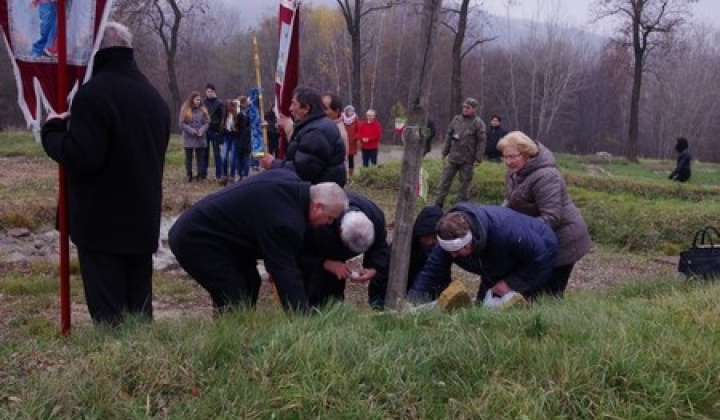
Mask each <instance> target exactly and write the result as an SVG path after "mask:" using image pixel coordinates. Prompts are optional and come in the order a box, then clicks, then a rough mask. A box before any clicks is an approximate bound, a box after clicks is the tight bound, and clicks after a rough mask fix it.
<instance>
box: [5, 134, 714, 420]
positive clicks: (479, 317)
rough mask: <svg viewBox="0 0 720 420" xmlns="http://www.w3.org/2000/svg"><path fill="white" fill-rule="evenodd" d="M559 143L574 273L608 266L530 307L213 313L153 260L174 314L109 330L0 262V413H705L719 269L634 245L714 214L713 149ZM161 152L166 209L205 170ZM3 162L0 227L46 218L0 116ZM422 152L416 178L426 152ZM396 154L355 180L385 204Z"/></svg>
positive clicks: (491, 179) (49, 168) (23, 148)
mask: <svg viewBox="0 0 720 420" xmlns="http://www.w3.org/2000/svg"><path fill="white" fill-rule="evenodd" d="M386 152H387V150H386ZM559 161H560V167H561V170H562V171H563V173H564V174H565V176H566V178H567V179H568V184H569V186H570V191H571V194H572V196H573V198H574V199H575V201H576V203H577V204H578V206H579V207H580V209H581V211H582V212H583V214H584V216H585V218H586V220H587V222H588V225H589V226H590V230H591V233H592V235H593V239H594V240H595V242H596V244H597V246H598V251H596V253H595V254H594V255H592V256H588V257H587V260H588V262H585V263H584V264H581V266H580V267H579V268H578V271H580V272H581V273H580V274H582V276H583V278H584V279H585V281H588V282H591V281H595V282H596V283H599V282H601V280H599V279H605V278H607V277H610V278H613V277H617V276H623V281H622V282H618V283H615V282H613V283H612V287H602V288H598V287H587V288H573V289H572V290H571V291H570V293H568V295H567V297H566V299H564V300H562V301H555V300H547V301H541V302H539V303H538V304H536V305H533V306H532V307H528V308H511V309H509V310H505V311H489V310H483V309H482V308H475V307H473V308H467V309H463V310H459V311H457V312H454V313H441V312H426V313H419V314H409V313H397V312H386V313H374V312H371V311H368V310H367V309H366V308H365V307H362V306H360V305H355V304H354V302H352V301H351V302H349V303H346V304H343V305H338V306H335V307H331V308H328V309H327V310H325V311H323V312H322V313H319V314H317V315H314V316H311V317H296V316H289V315H286V314H284V313H283V312H282V311H281V310H280V309H279V308H278V307H277V306H275V305H273V304H272V302H271V300H270V299H269V298H267V297H266V299H265V300H262V301H261V302H260V304H259V305H258V308H257V309H256V310H239V311H237V312H234V313H232V314H229V315H227V316H223V317H220V318H215V319H213V318H211V317H210V316H209V303H208V299H207V296H206V294H205V293H204V291H202V290H201V289H200V288H199V287H198V286H197V285H196V284H194V282H192V281H191V280H190V279H188V278H187V277H184V276H180V275H177V274H174V273H172V272H168V273H157V275H156V281H155V298H156V308H157V307H163V308H164V307H172V308H174V309H175V312H172V316H165V317H163V318H161V319H158V320H157V321H156V322H154V323H152V324H143V323H140V322H128V323H127V324H126V325H124V326H122V327H121V328H119V329H116V330H107V329H103V328H95V327H92V326H91V325H89V324H87V323H84V324H83V323H81V324H79V325H77V326H76V327H75V329H74V330H73V333H72V335H70V336H69V337H59V336H58V328H57V323H56V316H57V315H56V314H57V306H58V304H57V288H58V287H57V271H56V270H57V267H56V266H55V264H53V263H51V262H28V261H25V262H21V263H14V264H6V263H1V262H0V320H1V321H0V361H2V363H0V418H1V419H21V420H23V419H123V420H124V419H147V418H152V419H179V420H185V419H188V420H189V419H206V418H209V419H238V418H242V419H518V420H530V419H658V420H665V419H718V418H720V352H718V351H717V349H718V348H719V347H720V305H718V303H717V296H718V293H720V285H719V284H718V283H714V282H704V281H687V280H683V279H678V278H677V277H675V276H674V275H673V274H672V273H671V272H668V271H667V270H665V271H653V270H652V269H651V267H650V265H651V263H650V262H649V261H650V258H653V257H655V256H662V255H676V253H677V251H679V250H680V249H682V248H683V247H685V246H687V245H688V241H689V240H690V238H691V236H692V233H693V232H694V231H695V230H696V229H698V228H700V227H702V226H704V225H707V224H715V225H718V224H719V223H718V221H719V220H720V218H719V217H718V208H720V207H718V199H719V197H720V189H719V187H718V185H720V182H719V181H720V173H718V171H717V170H718V168H720V166H718V165H713V164H695V165H694V166H693V173H694V175H693V179H692V180H691V182H690V183H689V184H686V185H678V184H676V183H672V182H670V181H668V180H667V179H666V178H667V171H668V170H669V169H671V167H672V165H673V162H661V161H652V160H641V163H640V164H638V165H631V164H628V163H626V162H625V161H624V160H623V159H613V160H612V161H604V160H599V159H597V158H596V157H583V156H560V157H559ZM167 163H168V168H167V170H166V179H165V185H164V190H165V198H164V200H165V205H164V208H165V212H166V213H167V214H168V215H171V214H177V213H178V212H180V211H182V209H184V208H185V207H187V206H188V205H190V204H191V203H192V202H194V201H196V200H197V199H199V198H200V197H202V196H204V195H206V194H208V193H209V192H212V191H214V190H216V189H217V188H218V187H217V186H216V185H213V184H212V183H206V184H186V183H184V182H183V181H182V178H183V176H182V175H183V174H182V169H181V165H182V150H181V148H180V147H179V145H178V141H177V139H174V140H173V145H172V148H171V150H170V152H169V154H168V158H167ZM0 164H2V165H3V171H2V172H0V228H1V229H0V230H2V231H6V230H7V229H11V228H14V227H18V226H20V227H26V228H28V229H30V230H31V231H43V230H45V229H50V228H51V227H52V223H53V221H54V215H55V213H54V206H55V199H56V190H55V189H56V178H57V167H56V166H55V165H53V164H52V163H51V162H48V159H47V158H44V157H43V153H42V149H41V148H40V146H39V145H37V144H36V143H33V142H32V140H31V139H30V137H29V136H28V135H27V134H11V133H0ZM424 166H425V168H426V170H427V171H428V172H429V174H430V177H429V178H430V187H431V188H430V190H431V191H432V190H433V188H434V186H435V183H436V180H437V178H438V174H439V170H440V162H439V161H438V160H437V159H432V158H430V159H428V160H427V161H426V162H425V165H424ZM399 172H400V163H399V162H397V161H386V162H384V163H382V164H381V165H380V166H379V167H377V168H372V169H368V170H361V171H359V174H358V177H357V179H356V181H355V183H354V184H353V186H352V188H353V189H355V190H357V191H359V192H361V193H364V194H366V195H368V196H369V197H371V198H373V199H374V200H375V201H376V202H377V203H378V204H380V205H381V207H383V209H384V210H385V211H386V215H387V219H388V221H391V222H392V220H394V211H395V202H396V197H395V191H396V190H397V183H398V177H399ZM503 173H504V172H503V167H502V166H501V165H499V164H487V163H484V164H482V165H480V166H479V167H478V169H477V171H476V174H475V179H474V185H473V198H474V199H475V200H476V201H478V202H481V203H486V204H497V203H499V202H500V201H501V200H502V192H503V189H502V187H503ZM452 197H454V191H453V192H451V195H450V198H452ZM421 205H422V203H418V208H419V207H420V206H421ZM646 265H647V267H645V266H646ZM71 268H72V272H73V277H72V280H73V282H72V290H73V295H72V300H73V303H74V307H75V306H79V307H82V306H83V297H82V287H81V284H80V280H79V278H78V276H77V263H76V262H75V261H73V265H72V267H71ZM655 273H668V274H655ZM611 280H612V279H611ZM602 281H604V280H602ZM198 308H200V309H201V310H200V311H198V310H197V309H198ZM74 310H75V309H74ZM186 310H187V311H186Z"/></svg>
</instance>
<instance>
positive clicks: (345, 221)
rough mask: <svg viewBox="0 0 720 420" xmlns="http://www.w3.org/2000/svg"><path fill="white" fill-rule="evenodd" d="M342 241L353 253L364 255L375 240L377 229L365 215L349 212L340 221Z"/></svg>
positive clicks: (358, 212) (354, 211)
mask: <svg viewBox="0 0 720 420" xmlns="http://www.w3.org/2000/svg"><path fill="white" fill-rule="evenodd" d="M340 239H342V242H343V243H344V244H345V246H347V247H348V248H349V249H350V250H351V251H352V252H356V253H358V254H362V253H363V252H365V251H367V250H368V248H370V245H372V243H373V241H374V240H375V227H374V226H373V223H372V222H371V221H370V219H369V218H368V217H367V216H366V215H365V213H363V212H361V211H357V210H352V211H349V212H347V213H345V215H344V216H343V217H342V220H341V221H340Z"/></svg>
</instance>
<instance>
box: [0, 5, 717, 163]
mask: <svg viewBox="0 0 720 420" xmlns="http://www.w3.org/2000/svg"><path fill="white" fill-rule="evenodd" d="M638 3H642V4H645V7H646V9H645V10H637V9H634V7H636V6H637V4H638ZM688 3H690V1H689V0H645V1H642V2H639V1H637V0H613V1H611V2H607V1H603V2H596V4H595V5H594V6H595V9H594V16H595V18H596V19H612V18H615V19H616V22H617V23H616V25H617V29H618V33H617V36H612V37H599V36H592V35H589V34H587V33H583V32H582V31H580V30H578V29H576V28H573V27H572V26H571V25H569V24H567V23H565V22H561V21H558V20H557V19H556V18H555V19H553V18H547V19H546V18H544V17H543V19H542V22H541V21H540V19H539V18H538V19H537V20H531V21H522V22H518V21H511V20H509V19H506V18H503V17H493V16H490V15H488V14H487V13H486V12H485V11H484V10H483V8H482V4H481V2H475V1H471V0H458V1H455V2H451V1H447V0H446V1H444V2H443V9H442V12H441V14H440V16H441V17H440V20H441V23H442V25H441V27H440V28H439V30H438V32H437V39H436V40H435V43H436V44H435V48H434V57H433V58H434V59H433V60H432V62H433V66H432V69H431V74H430V77H429V78H428V79H427V80H428V81H427V84H428V86H426V88H427V89H428V106H427V113H428V115H427V118H429V119H432V120H433V121H434V122H435V123H436V125H437V127H438V129H439V131H438V132H439V133H443V131H444V127H445V126H446V125H447V124H448V123H449V121H450V120H451V119H452V116H453V115H455V114H457V113H458V112H459V109H460V104H461V101H462V98H463V97H465V96H471V97H475V98H477V99H478V100H479V101H480V103H481V106H480V109H481V115H482V116H483V117H484V118H485V119H486V120H489V117H490V116H491V115H492V114H498V115H500V116H501V117H502V118H503V125H504V126H505V128H506V129H510V130H512V129H519V130H522V131H524V132H526V133H527V134H528V135H530V136H531V137H533V138H535V139H538V140H541V141H543V142H544V143H546V144H547V145H548V146H549V147H550V148H552V149H553V150H555V151H558V152H567V153H577V154H589V153H595V152H599V151H605V152H609V153H612V154H614V155H625V156H631V157H635V156H639V157H643V156H645V157H654V158H673V157H674V151H673V149H672V146H673V145H674V139H675V138H676V137H678V136H685V137H687V138H688V139H689V140H690V142H691V148H692V151H693V155H694V157H695V158H697V159H700V160H702V161H713V162H720V148H718V147H717V142H716V140H715V137H716V135H717V134H718V133H720V107H717V106H716V100H715V98H716V96H717V95H718V93H720V47H718V46H719V45H720V30H718V28H717V27H711V26H706V25H700V24H696V23H693V17H692V16H691V15H690V14H689V12H688V10H689V9H688V7H689V6H688ZM114 9H115V10H114V11H113V14H112V15H111V18H112V19H114V20H118V21H120V22H123V23H125V24H128V25H129V26H130V27H131V28H132V29H133V32H134V34H135V46H136V55H137V58H138V61H139V63H140V65H141V67H142V69H143V71H145V73H146V74H147V75H148V77H149V78H150V79H151V81H152V82H153V84H155V85H156V86H157V87H158V88H159V89H160V90H161V91H162V92H163V93H164V95H165V97H166V99H167V101H168V103H169V104H170V106H171V110H172V111H173V113H174V114H177V113H178V112H179V109H180V104H181V103H182V101H183V100H184V99H185V97H186V96H187V95H188V94H189V93H190V91H192V90H202V89H203V87H204V86H205V84H206V83H207V82H212V83H214V84H215V85H216V86H217V91H218V95H219V97H220V98H235V97H237V96H239V95H241V94H246V93H247V92H248V90H249V89H250V88H253V87H256V86H255V85H256V68H255V63H254V60H253V49H252V41H253V38H255V39H257V42H258V44H259V46H260V69H259V70H260V74H261V79H262V85H263V86H262V88H263V91H264V92H265V95H264V98H265V101H266V104H265V109H270V107H271V106H272V100H273V91H274V90H273V89H274V76H275V66H276V60H277V36H278V27H277V16H276V14H275V13H269V14H267V15H265V16H262V17H260V18H259V19H258V20H257V21H256V22H254V23H253V24H252V26H250V27H240V26H239V25H238V23H237V22H239V21H240V15H239V12H238V11H236V10H233V9H231V8H229V7H228V6H227V5H224V4H223V3H222V2H217V1H212V0H117V1H116V3H115V5H114ZM660 11H662V12H663V13H665V14H664V15H659V16H658V14H657V13H659V12H660ZM420 12H421V6H420V5H419V4H418V2H417V1H411V0H354V1H349V0H337V7H327V6H313V5H312V4H303V6H302V9H301V27H300V34H301V37H300V44H301V58H300V81H301V83H302V84H307V85H311V86H313V87H315V88H317V89H319V90H321V91H328V92H334V93H337V94H339V95H340V96H341V97H342V98H343V99H344V101H345V102H346V103H347V104H352V105H354V106H355V108H356V109H357V110H358V112H359V113H360V114H361V115H362V114H363V113H364V111H365V110H367V109H368V108H373V109H376V110H377V113H378V118H379V119H380V121H381V122H382V124H383V127H384V128H385V134H386V135H385V136H384V138H383V142H385V143H392V142H396V141H398V138H397V136H394V135H393V132H392V128H393V125H394V119H395V117H396V116H398V115H397V114H403V113H404V112H406V111H404V110H405V109H406V108H407V104H408V101H409V99H410V98H409V96H410V95H411V92H410V91H411V86H410V84H411V79H412V75H413V71H414V69H413V68H412V67H413V65H414V63H415V62H416V56H417V54H419V53H421V51H423V48H422V46H421V45H420V44H419V39H420V38H421V35H420V21H421V13H420ZM632 13H637V14H638V16H637V17H638V18H639V17H642V16H646V15H647V16H650V17H652V18H657V19H656V20H655V21H653V22H654V23H655V25H654V26H653V25H652V23H653V22H650V23H648V22H645V23H643V20H642V19H632ZM653 13H654V14H653ZM633 22H640V23H639V24H638V26H637V27H634V26H633V25H634V23H633ZM633 31H637V32H636V33H634V32H633ZM634 36H636V37H637V39H634ZM643 40H644V41H645V43H644V44H637V42H642V41H643ZM10 69H11V66H10V62H9V58H8V57H7V55H6V54H5V55H3V57H2V60H0V87H2V88H3V89H0V104H4V105H5V106H4V107H0V124H1V125H2V127H3V128H4V129H7V128H9V127H18V126H22V125H23V124H24V123H23V120H22V117H21V115H20V112H19V110H18V109H17V106H16V105H15V98H16V97H17V93H16V89H15V85H14V81H13V79H12V77H13V76H12V71H10ZM3 70H4V71H3ZM638 77H641V79H640V82H641V84H638ZM633 114H636V116H635V117H633ZM439 137H440V138H442V137H443V136H442V135H441V136H439ZM631 137H636V139H631Z"/></svg>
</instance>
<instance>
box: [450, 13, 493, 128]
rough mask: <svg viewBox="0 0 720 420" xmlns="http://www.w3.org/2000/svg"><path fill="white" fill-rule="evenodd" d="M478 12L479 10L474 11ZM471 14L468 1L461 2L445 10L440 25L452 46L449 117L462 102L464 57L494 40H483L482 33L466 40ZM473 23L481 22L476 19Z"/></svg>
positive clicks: (479, 32) (469, 28) (456, 110)
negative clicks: (448, 35)
mask: <svg viewBox="0 0 720 420" xmlns="http://www.w3.org/2000/svg"><path fill="white" fill-rule="evenodd" d="M476 11H477V12H479V10H476ZM472 12H473V9H472V8H471V7H470V0H461V1H460V3H459V4H456V5H455V6H454V7H450V8H445V9H444V10H443V14H444V15H445V20H444V21H443V22H442V24H443V25H444V26H445V27H446V28H447V29H448V30H450V32H452V34H453V44H452V52H451V57H452V58H451V61H452V72H451V74H450V108H449V110H450V115H454V114H456V113H457V112H458V111H459V108H458V107H459V106H460V103H461V101H462V80H463V79H462V65H463V60H464V59H465V57H466V56H467V55H468V54H470V52H472V51H473V50H474V49H475V48H476V47H477V46H478V45H482V44H483V43H485V42H489V41H492V40H494V39H495V38H496V37H491V38H485V37H483V36H482V31H481V30H480V31H478V32H477V34H476V35H475V36H473V37H471V38H470V39H466V38H467V35H468V32H469V31H470V32H472V29H473V28H472V27H468V17H469V16H470V14H471V13H472ZM473 21H474V22H481V19H478V18H477V17H476V18H475V19H473Z"/></svg>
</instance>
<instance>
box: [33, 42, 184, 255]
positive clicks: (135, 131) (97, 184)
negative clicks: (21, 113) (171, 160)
mask: <svg viewBox="0 0 720 420" xmlns="http://www.w3.org/2000/svg"><path fill="white" fill-rule="evenodd" d="M70 111H71V117H70V118H69V120H70V122H71V124H70V125H69V128H68V124H67V121H64V120H61V119H57V118H56V119H52V120H49V121H48V122H47V123H45V124H44V125H43V127H42V144H43V148H44V149H45V152H46V153H47V154H48V155H49V156H50V157H51V158H52V159H53V160H55V161H57V162H58V163H59V164H61V165H63V167H64V168H65V170H66V173H67V198H68V205H69V225H70V236H71V238H72V241H73V242H74V243H75V244H76V245H77V246H78V247H81V248H86V249H89V250H93V251H96V252H104V253H114V254H128V255H137V254H149V253H153V252H155V251H156V250H157V247H158V239H159V232H160V214H161V209H162V178H163V169H164V162H165V151H166V149H167V145H168V140H169V138H170V112H169V110H168V106H167V104H166V103H165V101H164V100H163V98H162V97H161V96H160V94H159V93H158V92H157V90H155V88H154V87H153V86H152V85H151V84H150V82H149V81H148V80H147V78H146V77H145V76H144V75H143V74H142V73H141V72H140V70H139V69H138V67H137V64H136V63H135V60H134V59H133V50H132V49H130V48H121V47H115V48H106V49H102V50H100V51H99V52H98V53H97V54H96V55H95V61H94V65H93V76H92V78H91V79H90V80H89V81H88V82H87V83H85V84H84V85H83V86H81V87H80V89H79V90H78V92H77V94H76V95H75V99H74V100H73V103H72V107H71V109H70Z"/></svg>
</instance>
